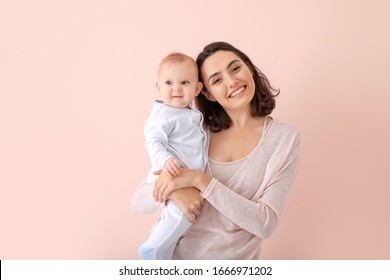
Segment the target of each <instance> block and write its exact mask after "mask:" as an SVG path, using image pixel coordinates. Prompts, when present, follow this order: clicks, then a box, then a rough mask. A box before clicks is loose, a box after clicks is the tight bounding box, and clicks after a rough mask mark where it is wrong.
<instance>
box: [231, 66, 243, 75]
mask: <svg viewBox="0 0 390 280" xmlns="http://www.w3.org/2000/svg"><path fill="white" fill-rule="evenodd" d="M240 69H241V66H236V67H234V68H233V70H232V72H233V73H236V72H238V71H240Z"/></svg>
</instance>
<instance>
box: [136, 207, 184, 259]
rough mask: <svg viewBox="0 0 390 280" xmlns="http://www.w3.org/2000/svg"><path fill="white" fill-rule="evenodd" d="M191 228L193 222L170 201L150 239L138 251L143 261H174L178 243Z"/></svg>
mask: <svg viewBox="0 0 390 280" xmlns="http://www.w3.org/2000/svg"><path fill="white" fill-rule="evenodd" d="M190 226H191V222H190V221H189V220H188V218H187V217H186V215H185V214H184V213H183V211H181V210H180V209H179V208H178V207H177V206H176V205H175V204H174V203H173V202H172V201H169V202H168V204H167V206H166V207H164V209H163V210H162V215H161V220H160V221H159V222H158V223H157V225H156V227H155V229H154V231H153V232H152V234H151V235H150V237H149V239H148V240H147V241H146V242H145V243H144V244H142V245H141V247H140V248H139V249H138V253H139V255H140V257H141V259H143V260H170V259H172V255H173V251H174V250H175V247H176V244H177V242H178V241H179V239H180V237H181V236H182V235H183V234H184V232H186V231H187V230H188V229H189V227H190Z"/></svg>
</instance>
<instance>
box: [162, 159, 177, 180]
mask: <svg viewBox="0 0 390 280" xmlns="http://www.w3.org/2000/svg"><path fill="white" fill-rule="evenodd" d="M180 169H181V167H180V163H179V161H178V160H177V159H175V158H170V159H168V160H167V161H166V162H165V164H164V168H163V172H166V173H167V174H169V175H171V176H172V177H174V176H176V175H179V174H180Z"/></svg>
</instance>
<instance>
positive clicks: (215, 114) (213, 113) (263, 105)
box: [195, 42, 280, 132]
mask: <svg viewBox="0 0 390 280" xmlns="http://www.w3.org/2000/svg"><path fill="white" fill-rule="evenodd" d="M217 51H229V52H233V53H235V54H236V55H237V56H238V57H239V58H240V59H241V60H242V61H243V62H244V63H245V64H246V65H247V66H248V68H249V69H250V70H251V72H252V73H253V80H254V82H255V95H254V97H253V99H252V101H251V115H252V116H253V117H261V116H266V115H269V114H271V113H272V111H273V109H274V108H275V97H276V96H277V95H279V93H280V90H275V89H274V88H273V87H272V86H271V84H270V82H269V81H268V79H267V77H266V76H265V75H264V74H263V73H262V72H261V71H260V70H259V69H258V68H257V67H256V66H255V65H254V64H253V63H252V61H251V60H250V59H249V57H248V56H247V55H246V54H244V53H243V52H242V51H240V50H238V49H236V48H235V47H233V46H232V45H230V44H228V43H226V42H215V43H211V44H209V45H207V46H205V47H204V49H203V51H202V52H201V53H200V54H199V55H198V57H197V59H196V64H197V65H198V71H199V80H200V81H201V82H202V83H203V84H204V82H203V79H202V75H201V69H202V66H203V63H204V62H205V61H206V59H207V58H208V57H209V56H211V55H212V54H214V53H216V52H217ZM202 91H203V92H205V91H207V89H206V87H205V86H204V87H203V90H202ZM195 103H196V106H197V108H198V109H199V111H200V112H202V114H203V116H204V122H205V123H206V124H207V125H208V126H209V127H210V130H211V131H213V132H218V131H221V130H223V129H227V128H229V127H230V125H231V119H230V117H229V116H228V115H227V113H226V111H225V110H224V109H223V108H222V106H221V105H220V104H219V103H218V102H213V101H210V100H208V99H207V98H206V96H205V94H204V93H202V94H199V95H198V96H197V97H196V99H195Z"/></svg>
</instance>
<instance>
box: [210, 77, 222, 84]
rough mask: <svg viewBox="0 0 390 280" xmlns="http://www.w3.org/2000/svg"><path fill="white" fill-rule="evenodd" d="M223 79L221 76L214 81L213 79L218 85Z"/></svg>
mask: <svg viewBox="0 0 390 280" xmlns="http://www.w3.org/2000/svg"><path fill="white" fill-rule="evenodd" d="M221 81H222V79H221V78H216V79H215V80H214V81H213V83H212V84H213V85H216V84H218V83H219V82H221Z"/></svg>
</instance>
